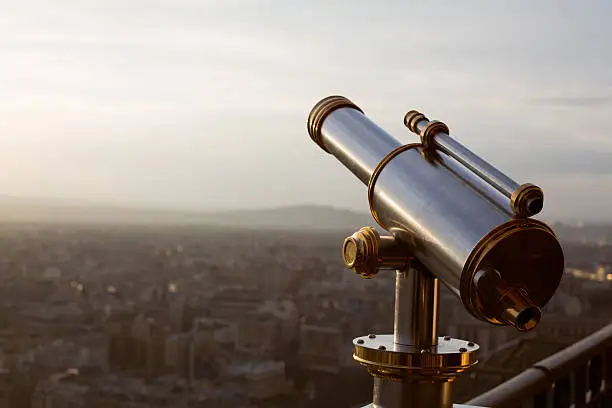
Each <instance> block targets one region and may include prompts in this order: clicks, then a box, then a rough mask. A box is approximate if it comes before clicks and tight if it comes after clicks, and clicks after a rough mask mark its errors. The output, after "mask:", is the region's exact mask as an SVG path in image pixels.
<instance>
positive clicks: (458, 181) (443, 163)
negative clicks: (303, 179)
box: [308, 96, 564, 331]
mask: <svg viewBox="0 0 612 408" xmlns="http://www.w3.org/2000/svg"><path fill="white" fill-rule="evenodd" d="M308 132H309V134H310V136H311V138H312V139H313V140H314V141H315V142H316V143H317V144H318V145H319V146H320V147H321V148H322V149H323V150H325V151H326V152H328V153H330V154H332V155H333V156H335V157H336V158H337V159H338V160H339V161H340V162H341V163H342V164H344V165H345V166H346V167H347V168H348V169H349V170H350V171H351V172H352V173H353V174H355V175H356V176H357V178H359V179H360V180H361V181H362V183H364V184H366V185H367V186H368V200H369V204H370V210H371V212H372V216H373V217H374V219H375V220H376V221H377V223H378V224H379V225H380V226H381V227H382V228H384V229H386V230H387V231H389V232H390V233H391V234H393V236H394V237H395V238H396V239H398V240H400V241H402V242H403V243H405V244H407V248H409V250H410V251H411V255H413V256H414V257H416V258H417V259H418V260H419V261H420V262H421V263H423V265H424V266H426V267H427V268H428V269H429V270H430V271H431V272H432V273H433V274H434V275H436V276H437V277H438V278H439V279H440V280H441V281H442V282H443V283H444V284H445V285H446V286H448V287H449V288H450V289H451V290H452V291H453V292H454V293H455V294H457V295H458V296H459V297H460V298H461V300H462V303H463V304H464V305H465V307H466V308H467V309H468V311H470V313H472V315H474V316H475V317H477V318H479V319H481V320H484V321H487V322H490V323H492V324H498V325H510V326H514V327H516V328H517V329H518V330H521V331H524V330H530V329H532V328H533V327H535V325H536V324H537V323H538V321H539V319H540V308H541V307H543V306H544V305H545V304H546V303H547V302H548V301H549V300H550V298H551V297H552V295H553V294H554V292H555V290H556V289H557V286H558V285H559V282H560V280H561V277H562V274H563V267H564V259H563V251H562V249H561V245H560V244H559V241H558V240H557V237H556V236H555V234H554V232H553V231H552V230H551V229H550V227H548V226H547V225H546V224H544V223H543V222H541V221H538V220H534V219H531V218H526V217H517V216H516V215H515V213H514V212H513V211H512V208H511V206H510V205H509V204H508V200H506V201H504V200H503V199H502V198H503V197H505V195H503V194H502V193H501V192H500V191H499V190H498V189H497V188H495V187H494V186H492V185H491V184H489V183H486V182H484V181H483V179H482V176H481V175H479V174H477V173H475V172H474V171H473V170H472V169H471V168H470V167H468V166H466V165H464V163H463V162H461V161H460V160H458V159H457V158H456V157H454V155H451V154H449V153H447V152H446V151H445V150H444V149H436V151H435V152H434V153H435V156H436V157H435V160H432V158H431V150H430V149H426V148H425V147H424V146H423V145H422V144H421V143H415V144H409V145H403V144H402V143H400V142H399V141H398V140H397V139H396V138H395V137H393V136H391V135H390V134H389V133H387V132H386V131H384V130H383V129H382V128H380V127H379V126H378V125H376V124H375V123H374V122H372V121H371V120H370V119H369V118H368V117H367V116H365V114H364V113H363V111H362V110H361V109H360V108H359V107H357V106H356V105H355V104H354V103H352V102H351V101H349V100H348V99H346V98H344V97H341V96H331V97H328V98H325V99H323V100H321V101H320V102H319V103H317V104H316V105H315V107H314V108H313V109H312V111H311V113H310V116H309V118H308ZM494 193H495V194H497V196H495V194H494ZM500 197H501V198H500Z"/></svg>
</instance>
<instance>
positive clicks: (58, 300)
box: [0, 221, 612, 408]
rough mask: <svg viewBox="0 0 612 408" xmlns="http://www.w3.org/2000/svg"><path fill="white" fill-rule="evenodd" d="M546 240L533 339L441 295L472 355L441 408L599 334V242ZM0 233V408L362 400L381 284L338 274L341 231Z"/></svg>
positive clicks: (443, 328) (385, 329)
mask: <svg viewBox="0 0 612 408" xmlns="http://www.w3.org/2000/svg"><path fill="white" fill-rule="evenodd" d="M313 222H315V221H313ZM354 227H355V229H357V228H359V227H360V225H355V226H354ZM554 228H555V229H556V230H558V231H559V233H560V235H561V239H562V241H563V245H564V250H565V254H566V273H565V277H564V279H563V281H562V283H561V286H560V287H559V290H558V291H557V292H556V294H555V296H554V297H553V299H552V300H551V302H550V303H549V304H548V305H547V306H546V308H545V310H544V311H543V316H544V317H543V319H542V322H541V324H540V325H539V326H538V328H537V329H536V330H534V331H533V332H529V333H528V334H520V333H519V332H517V331H516V330H514V329H511V328H508V327H494V326H491V325H489V324H486V323H483V322H480V321H477V320H476V319H475V318H473V317H471V316H470V315H469V314H468V313H467V312H466V311H465V309H464V308H463V307H462V306H461V303H460V301H459V299H458V298H456V296H454V295H453V294H451V293H450V292H449V291H448V290H446V289H445V288H444V287H442V294H441V296H442V297H441V304H440V322H439V334H440V335H441V336H444V335H449V336H453V337H457V338H462V339H466V340H469V341H473V342H476V343H478V344H479V345H480V351H479V361H480V362H479V364H478V365H476V366H475V367H474V368H472V369H470V370H468V371H467V372H466V373H464V374H463V375H461V376H460V377H459V379H458V380H457V384H456V387H455V402H462V401H467V400H468V399H470V398H472V397H474V396H476V395H478V394H480V393H482V392H485V391H487V390H488V389H490V388H492V387H494V386H495V385H498V384H500V383H501V382H503V381H506V380H508V379H509V378H511V377H513V376H514V375H516V374H518V373H519V372H521V371H523V370H524V369H525V368H527V367H529V366H530V365H532V364H534V363H535V362H537V361H539V360H541V359H542V358H544V357H546V356H548V355H551V354H553V353H555V352H557V351H559V350H561V349H563V348H565V347H566V346H568V345H570V344H572V343H574V342H576V341H577V340H579V339H581V338H583V337H585V336H588V335H589V334H591V333H593V332H594V331H596V330H598V329H599V328H601V327H603V326H605V325H606V324H609V322H610V315H611V312H612V305H610V303H609V301H608V299H607V297H608V296H609V291H610V288H612V269H611V268H610V266H611V265H612V245H611V244H609V243H608V241H606V239H605V233H604V234H603V235H602V234H601V231H606V228H604V227H599V228H598V229H597V231H598V232H599V233H595V232H593V231H590V230H588V227H586V226H569V225H562V224H554ZM0 231H1V236H0V242H1V246H0V248H2V251H1V253H0V271H1V273H0V276H1V279H2V284H1V285H0V291H1V292H2V296H1V299H2V300H1V303H0V304H1V308H0V325H1V328H0V330H1V331H0V333H1V338H0V340H1V342H2V348H1V355H0V374H1V375H0V407H11V408H21V407H23V408H25V407H28V408H30V407H31V408H57V407H67V408H72V407H85V406H87V407H96V408H97V407H113V408H119V407H122V408H123V407H125V408H127V407H143V408H144V407H153V408H156V407H179V408H180V407H192V406H197V407H220V408H238V407H240V408H243V407H261V408H268V407H270V408H271V407H288V406H291V407H347V408H353V407H358V406H363V405H364V404H366V403H367V401H369V400H371V395H372V379H371V377H370V376H369V375H368V373H367V370H366V369H365V368H363V367H361V366H360V365H359V364H358V363H356V362H355V361H354V360H353V359H352V348H353V345H352V339H353V338H355V337H357V336H362V335H364V334H368V333H391V332H392V331H393V295H394V278H395V276H394V274H392V273H389V274H385V273H382V272H381V273H380V274H379V276H377V277H376V278H375V279H362V278H360V277H359V276H357V275H355V274H354V273H352V272H350V271H347V270H346V269H345V268H344V265H343V263H342V259H341V255H340V248H341V243H342V241H343V239H344V238H345V237H346V236H347V234H350V233H351V231H350V230H335V231H334V230H328V231H307V230H291V229H284V230H283V229H279V228H276V229H271V230H268V231H266V230H264V229H240V228H237V227H219V226H211V225H203V224H187V223H184V224H180V223H176V224H174V225H173V224H170V223H166V224H143V223H141V224H138V223H134V224H126V223H95V222H90V223H85V222H79V223H69V222H62V223H58V222H24V221H21V222H18V221H13V222H8V221H7V222H4V223H3V225H2V228H1V229H0ZM611 231H612V228H610V230H608V233H610V232H611ZM573 237H575V239H574V238H573Z"/></svg>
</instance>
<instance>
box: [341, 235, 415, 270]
mask: <svg viewBox="0 0 612 408" xmlns="http://www.w3.org/2000/svg"><path fill="white" fill-rule="evenodd" d="M342 259H343V261H344V265H345V266H346V267H347V268H348V269H351V270H352V271H353V272H355V273H356V274H358V275H359V276H361V277H362V278H366V279H368V278H373V277H374V276H376V274H377V273H378V271H379V270H380V269H388V270H396V269H404V268H406V267H407V266H408V263H409V262H410V260H411V259H412V257H411V256H409V252H408V248H407V247H406V246H405V245H402V244H401V243H399V242H398V241H396V239H395V238H394V237H392V236H382V237H381V236H380V234H379V233H378V232H377V231H376V230H375V229H374V228H372V227H363V228H361V229H360V230H359V231H357V232H355V233H354V234H353V235H351V236H350V237H348V238H346V239H345V240H344V245H343V246H342Z"/></svg>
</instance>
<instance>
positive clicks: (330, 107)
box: [306, 95, 363, 153]
mask: <svg viewBox="0 0 612 408" xmlns="http://www.w3.org/2000/svg"><path fill="white" fill-rule="evenodd" d="M340 108H353V109H355V110H358V111H359V112H361V113H363V111H362V110H361V109H360V108H359V107H358V106H357V105H355V104H354V103H353V102H351V101H350V100H348V99H347V98H345V97H344V96H337V95H334V96H328V97H327V98H324V99H322V100H321V101H319V103H317V104H316V105H315V106H314V108H312V110H311V111H310V115H308V122H307V123H306V127H307V129H308V134H309V135H310V138H311V139H312V140H313V141H314V142H315V143H316V144H318V145H319V147H321V149H323V150H325V151H326V152H327V153H329V150H327V149H326V148H325V146H324V145H323V141H322V140H321V128H322V126H323V122H324V121H325V118H326V117H327V116H328V115H329V114H330V113H332V112H333V111H335V110H336V109H340Z"/></svg>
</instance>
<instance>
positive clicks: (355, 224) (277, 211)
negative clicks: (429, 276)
mask: <svg viewBox="0 0 612 408" xmlns="http://www.w3.org/2000/svg"><path fill="white" fill-rule="evenodd" d="M204 220H205V221H206V223H210V224H217V225H225V226H232V227H234V226H243V227H246V228H268V229H298V230H334V231H339V230H342V231H346V232H348V231H351V232H353V231H356V230H358V229H359V228H361V227H363V226H365V225H372V226H374V225H375V222H374V220H373V219H372V216H371V215H370V214H367V213H359V212H355V211H350V210H344V209H338V208H333V207H325V206H312V205H304V206H293V207H280V208H272V209H266V210H246V211H227V212H218V213H212V214H205V215H204Z"/></svg>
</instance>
